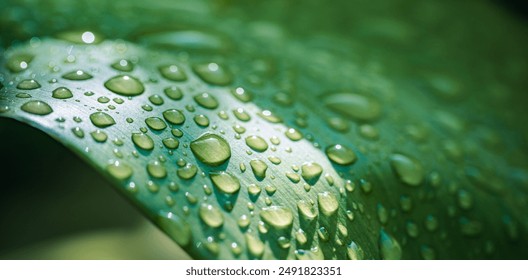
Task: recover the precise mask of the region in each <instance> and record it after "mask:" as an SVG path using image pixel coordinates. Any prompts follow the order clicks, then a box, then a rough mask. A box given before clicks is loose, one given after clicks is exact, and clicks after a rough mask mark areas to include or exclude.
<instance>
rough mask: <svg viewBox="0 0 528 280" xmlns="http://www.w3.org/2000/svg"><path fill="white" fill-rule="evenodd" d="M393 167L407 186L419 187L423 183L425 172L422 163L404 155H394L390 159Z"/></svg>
mask: <svg viewBox="0 0 528 280" xmlns="http://www.w3.org/2000/svg"><path fill="white" fill-rule="evenodd" d="M390 163H391V167H392V169H393V170H394V172H395V173H396V176H397V177H398V178H399V179H400V180H401V181H402V182H403V183H405V184H407V185H410V186H418V185H420V184H421V183H422V182H423V179H424V176H425V174H424V170H423V167H422V165H421V164H420V162H418V161H417V160H416V159H413V158H411V157H408V156H405V155H402V154H393V155H392V156H391V157H390Z"/></svg>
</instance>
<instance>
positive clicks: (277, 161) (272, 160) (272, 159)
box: [268, 156, 282, 165]
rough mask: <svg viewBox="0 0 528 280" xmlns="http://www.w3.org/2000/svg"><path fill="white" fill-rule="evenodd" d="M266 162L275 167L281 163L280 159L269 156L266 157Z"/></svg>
mask: <svg viewBox="0 0 528 280" xmlns="http://www.w3.org/2000/svg"><path fill="white" fill-rule="evenodd" d="M268 160H269V161H270V162H271V163H273V164H275V165H279V164H281V162H282V161H281V159H280V158H278V157H276V156H270V157H268Z"/></svg>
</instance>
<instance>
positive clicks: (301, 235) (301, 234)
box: [295, 229, 308, 246]
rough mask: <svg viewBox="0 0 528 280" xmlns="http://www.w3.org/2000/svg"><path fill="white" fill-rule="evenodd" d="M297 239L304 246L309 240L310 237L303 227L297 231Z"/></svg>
mask: <svg viewBox="0 0 528 280" xmlns="http://www.w3.org/2000/svg"><path fill="white" fill-rule="evenodd" d="M295 241H297V243H298V244H299V245H300V246H304V245H305V244H306V243H307V242H308V237H306V234H305V233H304V231H303V230H302V229H299V230H298V231H297V232H296V233H295Z"/></svg>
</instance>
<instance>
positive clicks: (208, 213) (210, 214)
mask: <svg viewBox="0 0 528 280" xmlns="http://www.w3.org/2000/svg"><path fill="white" fill-rule="evenodd" d="M198 213H199V215H200V219H202V221H203V222H204V223H205V224H206V225H208V226H210V227H213V228H218V227H221V226H222V225H223V224H224V215H223V214H222V211H220V209H218V208H216V207H215V206H213V205H211V204H202V206H200V210H199V211H198Z"/></svg>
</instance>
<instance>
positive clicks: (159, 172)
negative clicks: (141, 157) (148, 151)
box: [147, 160, 167, 179]
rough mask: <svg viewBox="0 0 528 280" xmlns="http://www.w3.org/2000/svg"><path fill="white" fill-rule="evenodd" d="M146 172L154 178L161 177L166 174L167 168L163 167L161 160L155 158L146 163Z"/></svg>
mask: <svg viewBox="0 0 528 280" xmlns="http://www.w3.org/2000/svg"><path fill="white" fill-rule="evenodd" d="M147 172H148V174H149V175H150V176H152V177H154V178H159V179H161V178H165V177H166V176H167V170H166V169H165V167H164V166H163V164H161V162H159V161H157V160H153V161H150V162H149V163H148V164H147Z"/></svg>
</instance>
